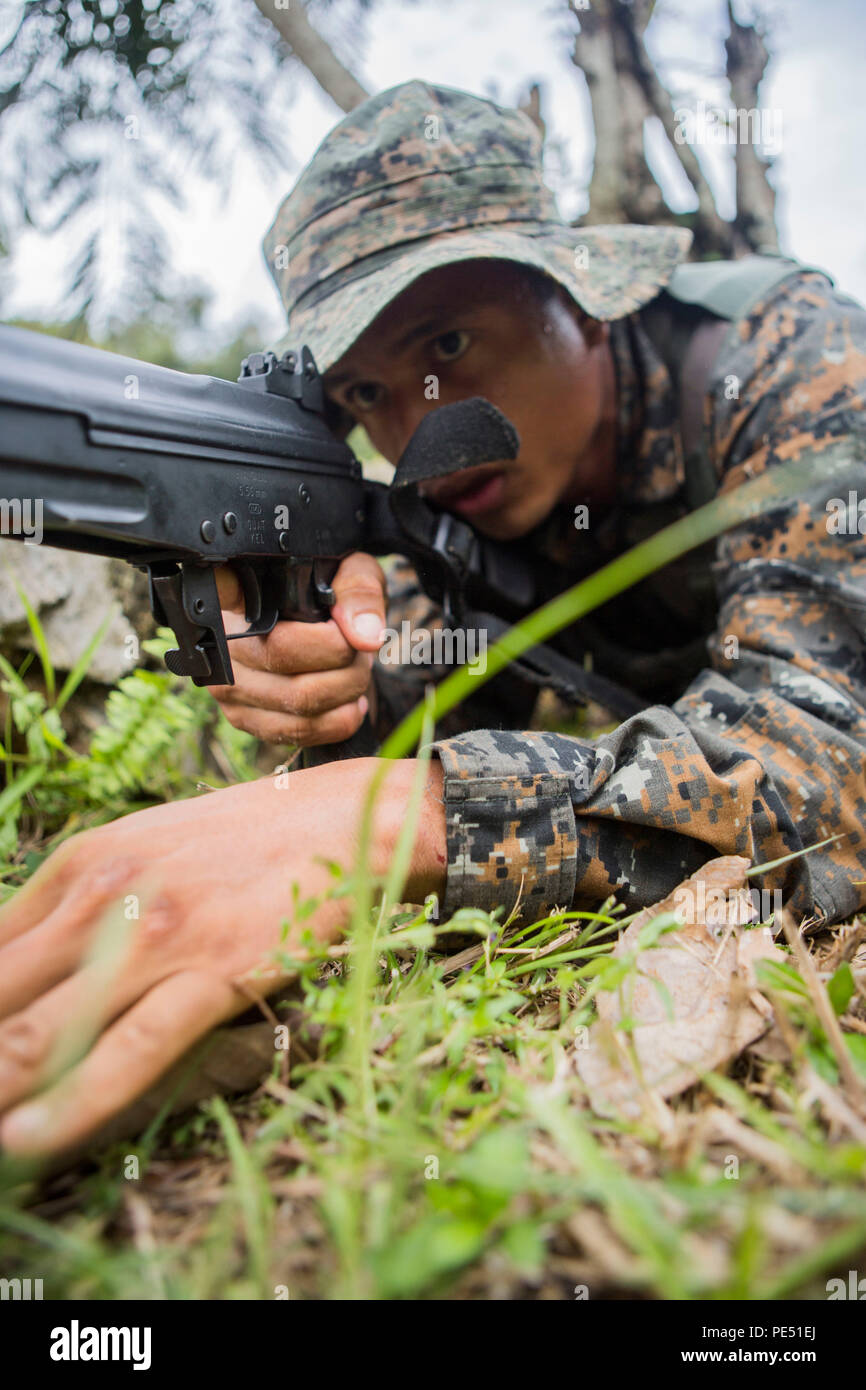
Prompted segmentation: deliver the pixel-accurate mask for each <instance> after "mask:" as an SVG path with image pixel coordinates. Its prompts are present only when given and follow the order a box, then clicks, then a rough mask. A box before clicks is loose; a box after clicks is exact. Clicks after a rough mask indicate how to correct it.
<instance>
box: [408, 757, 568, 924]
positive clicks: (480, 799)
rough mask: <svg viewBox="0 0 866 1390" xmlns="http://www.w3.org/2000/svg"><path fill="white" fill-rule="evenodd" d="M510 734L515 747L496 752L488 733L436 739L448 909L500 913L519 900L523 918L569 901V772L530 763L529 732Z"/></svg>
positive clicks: (445, 907) (445, 906) (532, 918)
mask: <svg viewBox="0 0 866 1390" xmlns="http://www.w3.org/2000/svg"><path fill="white" fill-rule="evenodd" d="M526 737H527V736H525V735H511V736H510V739H511V741H513V742H514V744H515V745H516V746H515V748H514V750H513V751H512V752H508V751H506V750H504V749H503V748H502V747H497V748H496V751H495V756H493V757H491V747H490V743H489V741H488V740H487V739H486V738H485V736H484V734H483V733H480V734H472V733H470V734H461V735H459V736H457V737H455V738H450V739H441V740H438V741H436V742H435V743H432V744H431V753H432V754H433V755H434V756H438V757H439V759H440V760H441V763H442V769H443V775H444V801H445V820H446V828H447V853H448V867H447V877H446V888H445V902H444V904H443V907H442V911H443V915H445V916H448V915H450V914H452V913H454V912H456V911H457V909H458V908H461V907H478V908H481V909H482V910H484V911H486V912H489V911H492V909H493V908H495V907H503V908H504V912H503V914H502V919H503V920H504V918H505V917H507V916H508V915H509V913H510V912H511V911H512V910H513V908H514V906H515V904H516V903H517V902H518V899H519V902H520V916H521V920H522V921H523V922H532V921H535V920H537V919H538V918H540V917H545V916H547V915H548V914H549V913H551V912H553V911H554V909H555V908H568V907H570V906H571V903H572V900H573V898H574V889H575V882H576V877H577V832H576V828H575V818H574V806H573V804H572V797H571V779H570V776H569V774H568V773H567V772H566V771H563V772H562V773H559V772H556V771H551V770H550V769H549V768H548V769H546V770H544V771H541V770H532V767H533V763H535V762H536V760H535V758H533V757H532V756H531V755H530V756H527V755H528V754H531V751H534V750H531V738H532V736H531V735H529V736H528V737H529V743H528V745H527V744H525V743H523V739H524V738H526Z"/></svg>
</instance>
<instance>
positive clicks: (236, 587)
mask: <svg viewBox="0 0 866 1390" xmlns="http://www.w3.org/2000/svg"><path fill="white" fill-rule="evenodd" d="M214 578H215V579H216V586H217V593H218V594H219V601H220V608H223V609H225V610H226V611H227V612H234V613H241V614H242V613H243V612H244V591H243V587H242V585H241V581H240V579H239V578H238V576H237V575H236V574H235V572H234V570H233V569H232V568H231V567H230V566H229V565H217V567H216V569H215V570H214Z"/></svg>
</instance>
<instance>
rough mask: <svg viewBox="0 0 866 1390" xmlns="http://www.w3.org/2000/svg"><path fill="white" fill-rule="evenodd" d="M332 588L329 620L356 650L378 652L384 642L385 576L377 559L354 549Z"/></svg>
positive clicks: (336, 576)
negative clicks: (332, 597) (334, 595)
mask: <svg viewBox="0 0 866 1390" xmlns="http://www.w3.org/2000/svg"><path fill="white" fill-rule="evenodd" d="M331 588H332V589H333V590H334V593H335V594H336V596H337V602H336V603H335V604H334V607H333V608H332V609H331V617H332V618H333V620H334V622H335V623H336V624H337V626H338V627H339V629H340V631H341V632H342V634H343V636H344V637H345V639H346V641H347V642H351V644H352V646H353V647H357V648H358V650H359V651H370V652H372V651H378V649H379V648H380V647H381V645H382V642H383V641H384V631H383V629H384V627H385V575H384V573H383V570H382V566H381V565H380V564H379V562H378V560H374V559H373V556H372V555H365V554H364V553H363V551H360V550H356V551H355V552H354V553H353V554H352V555H347V556H346V558H345V560H343V562H342V564H341V565H340V568H339V569H338V570H337V573H336V574H335V576H334V579H333V581H332V584H331Z"/></svg>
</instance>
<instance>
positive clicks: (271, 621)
mask: <svg viewBox="0 0 866 1390" xmlns="http://www.w3.org/2000/svg"><path fill="white" fill-rule="evenodd" d="M234 568H235V570H236V571H237V573H238V576H239V578H240V581H241V588H242V589H243V594H244V617H245V618H246V620H247V622H248V623H249V627H247V628H245V629H244V631H243V632H227V633H226V641H227V642H233V641H238V640H240V638H242V637H266V636H267V634H268V633H269V632H271V631H273V629H274V627H275V626H276V623H277V619H278V617H279V616H280V613H279V603H278V601H277V598H276V596H275V595H268V596H265V595H264V593H263V588H264V585H263V584H262V581H261V580H260V578H259V576H258V574H256V571H255V569H254V567H253V566H252V565H251V564H249V563H248V562H246V561H243V560H241V561H237V562H235V566H234ZM263 609H264V615H263V612H262V610H263Z"/></svg>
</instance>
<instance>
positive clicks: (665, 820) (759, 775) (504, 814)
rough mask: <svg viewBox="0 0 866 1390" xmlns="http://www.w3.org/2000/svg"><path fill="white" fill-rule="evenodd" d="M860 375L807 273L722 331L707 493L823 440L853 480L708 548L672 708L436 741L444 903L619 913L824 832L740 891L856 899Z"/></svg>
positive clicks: (814, 903)
mask: <svg viewBox="0 0 866 1390" xmlns="http://www.w3.org/2000/svg"><path fill="white" fill-rule="evenodd" d="M864 377H866V311H864V310H863V309H862V308H861V307H860V306H858V305H856V304H855V303H854V302H853V301H851V300H848V299H847V298H845V297H844V296H842V295H841V294H837V293H836V292H835V291H833V290H832V289H831V287H830V286H829V285H828V283H827V282H826V280H824V279H823V278H822V277H820V276H818V275H815V274H809V273H802V274H801V275H799V276H798V277H797V278H796V279H795V280H794V281H789V282H788V283H787V285H785V286H783V287H782V288H781V289H777V290H776V291H775V292H774V293H773V294H772V295H771V296H769V297H768V298H767V299H766V300H765V302H764V304H763V305H761V306H757V308H756V310H755V311H753V312H752V314H751V315H750V317H749V318H748V319H746V320H744V321H743V322H742V323H740V324H739V325H738V326H737V327H736V328H735V329H734V330H732V332H731V333H730V334H729V335H728V340H727V343H726V346H725V348H724V349H723V352H722V354H721V356H720V358H719V360H718V362H717V365H716V368H715V370H714V373H713V379H712V381H711V383H710V389H709V391H708V393H707V397H706V400H705V424H706V427H707V431H708V437H709V440H710V444H711V456H712V458H713V461H714V464H715V467H716V470H717V473H718V477H719V484H720V489H721V490H723V491H727V490H728V489H731V488H734V487H736V486H737V485H738V484H739V483H740V482H742V481H744V480H745V478H746V477H750V476H754V475H756V474H758V473H759V472H761V471H762V470H763V469H765V468H771V467H773V466H774V465H776V464H778V463H780V462H782V461H784V460H786V459H788V458H792V457H795V456H801V455H803V454H804V453H805V454H807V455H808V454H809V453H810V452H811V453H815V454H816V455H817V454H818V453H819V452H820V451H821V450H822V448H824V447H826V446H827V445H828V444H829V443H831V442H835V441H837V440H839V439H840V438H846V439H850V441H851V447H852V470H851V475H850V484H847V483H846V484H845V485H844V487H843V485H842V484H840V483H839V482H838V481H837V482H836V484H835V485H834V487H833V488H831V489H828V488H827V486H826V484H825V485H823V488H822V486H820V485H817V486H815V487H814V488H812V489H810V490H808V491H807V492H806V493H805V494H802V495H799V496H797V497H796V498H793V499H792V500H791V501H790V502H789V503H787V504H784V505H782V506H780V507H779V508H777V509H776V510H774V511H773V512H772V513H771V514H768V515H767V516H766V517H765V518H763V519H760V518H759V519H756V520H754V521H752V522H749V523H747V524H745V525H743V526H740V527H738V528H736V530H734V531H732V532H730V533H728V534H727V535H726V536H724V537H722V538H721V540H720V542H719V544H718V547H717V563H716V566H715V569H716V579H717V586H718V595H719V615H718V624H717V628H716V631H715V634H714V635H713V637H712V638H711V640H710V642H709V648H708V650H709V665H708V667H707V668H706V669H705V670H703V671H701V672H700V673H699V675H698V676H697V677H696V679H695V680H693V681H692V683H691V684H690V686H689V687H688V689H687V690H686V691H685V692H684V694H683V695H682V696H681V697H680V698H679V699H677V700H676V702H675V703H674V704H673V705H672V706H670V707H668V706H661V705H655V706H652V707H651V708H649V709H647V710H645V711H644V712H643V713H641V714H638V715H635V716H633V717H632V718H630V719H628V720H627V721H626V722H625V723H623V724H621V725H620V726H619V727H618V728H616V729H615V730H614V731H613V732H612V733H609V734H606V735H603V736H602V737H600V738H598V739H596V740H595V741H592V742H590V741H587V740H583V739H578V738H573V737H569V736H566V735H562V734H556V733H531V732H529V733H505V732H501V731H492V730H476V731H474V732H470V733H466V734H463V735H459V736H457V737H455V738H450V739H444V740H440V741H438V742H437V743H436V744H435V745H434V747H435V751H436V752H437V753H438V755H439V757H440V758H441V760H442V763H443V766H444V773H445V803H446V817H447V834H448V878H447V891H446V900H445V903H444V909H445V911H446V912H449V911H453V910H454V909H456V908H457V907H458V906H461V905H478V906H480V907H483V908H487V909H491V908H493V907H496V906H498V905H500V904H503V905H504V906H505V908H506V911H508V910H510V908H511V907H512V906H513V905H514V903H515V901H516V899H517V898H518V895H520V900H521V904H522V909H523V920H524V921H531V920H532V919H533V917H538V916H539V915H541V914H543V913H545V912H549V911H550V910H552V908H553V907H554V906H560V907H563V906H568V905H572V904H574V905H582V904H598V903H599V902H600V901H601V900H603V899H604V898H605V897H606V896H607V895H608V893H610V892H616V893H617V895H618V897H619V899H620V901H624V902H626V903H627V904H628V905H629V906H630V907H635V906H640V905H645V904H648V903H651V902H653V901H656V900H658V899H660V898H662V897H664V896H665V895H666V894H667V893H669V892H670V891H671V890H672V889H673V888H674V887H675V886H676V884H677V883H678V882H679V881H680V880H681V879H683V878H684V877H686V876H687V875H689V874H691V873H693V872H694V870H695V869H697V868H698V867H699V865H700V864H702V863H703V862H705V861H706V860H707V859H708V858H711V857H713V856H714V855H716V854H743V855H747V856H748V857H750V858H751V859H752V861H753V863H756V864H760V863H765V862H768V861H770V860H774V859H777V858H780V857H782V856H784V855H789V854H790V853H791V852H793V851H796V850H799V849H801V848H803V847H805V846H808V845H812V844H815V843H817V842H818V841H822V840H825V839H827V838H828V837H830V836H839V837H841V838H839V839H837V840H836V841H835V843H833V844H832V845H830V846H828V847H827V848H825V849H823V850H819V851H817V852H816V853H812V854H809V855H806V856H804V857H801V858H798V859H795V860H793V861H792V862H789V863H787V864H784V865H782V866H780V867H778V868H777V869H775V870H772V871H768V873H767V874H766V875H765V876H764V878H763V880H760V881H759V884H758V886H760V887H762V888H766V889H770V890H772V889H776V888H781V889H782V890H783V892H784V896H785V898H786V900H789V901H790V903H791V906H792V908H793V909H794V910H795V912H797V913H799V914H803V915H807V914H808V915H812V914H814V915H816V916H824V917H826V918H828V919H831V920H833V919H840V918H843V917H845V916H849V915H850V914H851V913H852V911H854V910H856V909H857V907H858V906H860V905H862V904H864V903H866V888H864V882H863V881H864V880H866V839H864V830H863V827H864V824H866V796H864V790H866V784H864V768H866V654H864V636H866V540H864V537H863V536H862V535H861V534H860V530H861V529H862V530H863V531H864V532H866V477H864V462H866V460H864V448H863V444H862V434H860V431H861V428H862V426H861V421H862V418H863V401H864ZM731 383H733V384H734V389H733V390H731V389H730V388H731ZM858 435H860V440H861V442H859V443H858V438H857V436H858ZM848 487H850V489H851V494H852V495H851V497H850V498H849V495H848ZM839 491H841V492H842V496H841V498H838V507H835V504H834V499H833V496H831V495H830V494H831V493H832V494H833V495H834V496H835V495H836V494H837V493H838V492H839ZM843 501H844V503H845V510H844V515H842V513H841V509H842V503H843ZM858 501H859V503H860V507H861V508H862V509H863V513H864V515H863V519H862V522H860V526H859V527H858V516H859V511H858V507H857V503H858ZM849 503H850V505H849ZM834 507H835V510H834ZM837 512H838V513H839V519H838V520H835V521H834V517H835V516H836V514H837Z"/></svg>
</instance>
